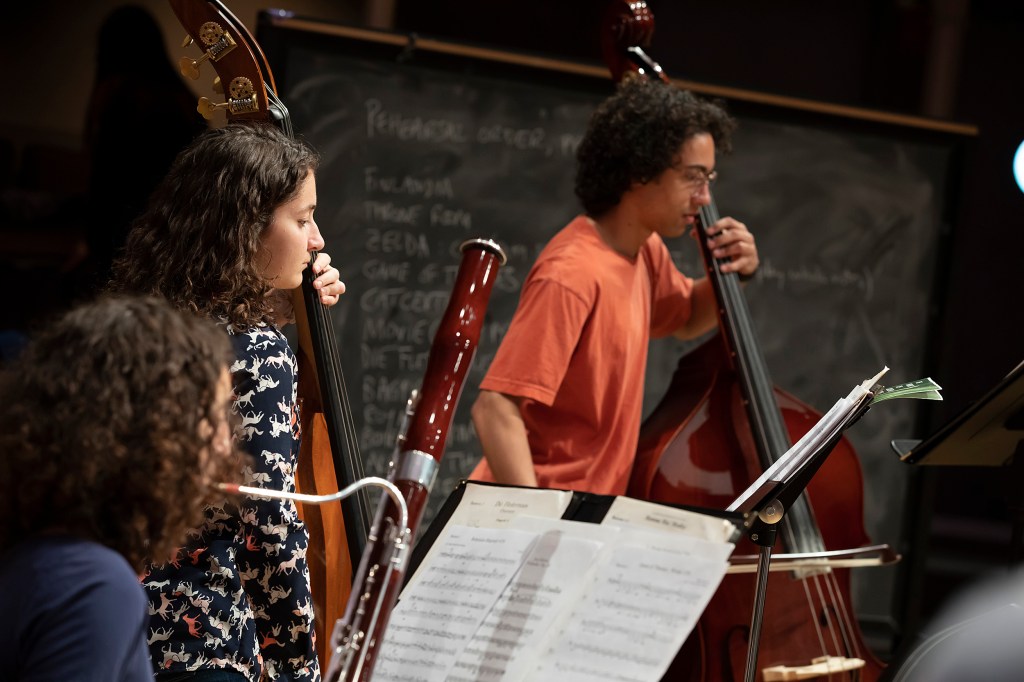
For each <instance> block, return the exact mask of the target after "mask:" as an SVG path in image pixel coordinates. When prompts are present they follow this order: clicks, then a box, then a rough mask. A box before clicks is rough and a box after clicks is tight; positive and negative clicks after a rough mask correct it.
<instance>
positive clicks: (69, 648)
mask: <svg viewBox="0 0 1024 682" xmlns="http://www.w3.org/2000/svg"><path fill="white" fill-rule="evenodd" d="M79 547H81V549H82V551H81V555H80V556H78V557H75V559H74V561H72V562H67V563H65V564H64V565H59V566H54V567H51V570H50V572H49V573H48V574H46V578H45V580H46V582H45V583H39V582H37V583H36V585H35V587H34V588H33V589H32V590H31V594H32V595H33V597H34V598H35V599H36V600H37V601H38V602H39V603H41V604H44V605H45V606H44V607H41V608H39V610H38V611H37V612H36V613H34V614H32V616H31V617H29V618H26V622H25V624H24V630H23V632H22V639H23V641H22V642H21V643H20V648H21V649H22V651H23V653H24V654H25V659H24V661H23V663H24V669H22V670H21V671H20V672H19V671H18V670H15V671H14V673H15V678H17V679H24V680H83V681H84V682H101V681H106V680H130V681H132V682H141V681H143V680H152V679H153V673H152V671H151V669H150V667H149V656H148V654H147V650H146V642H145V625H146V622H147V620H148V619H147V616H146V597H145V594H144V593H143V590H142V587H141V586H140V585H139V581H138V578H137V577H136V576H135V574H134V572H133V571H132V570H131V569H130V568H129V566H128V564H127V563H126V562H125V560H124V559H123V558H121V557H120V555H117V554H116V553H115V552H113V551H112V550H107V549H105V548H103V549H99V548H96V547H95V546H90V545H86V544H85V543H82V544H80V545H79ZM32 580H37V578H36V577H35V576H33V577H32ZM15 646H16V648H17V647H18V646H19V645H17V644H16V645H15ZM7 672H11V671H7Z"/></svg>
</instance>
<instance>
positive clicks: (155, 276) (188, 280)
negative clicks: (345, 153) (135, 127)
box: [110, 124, 319, 328]
mask: <svg viewBox="0 0 1024 682" xmlns="http://www.w3.org/2000/svg"><path fill="white" fill-rule="evenodd" d="M318 165H319V159H318V157H317V154H316V152H315V151H313V150H312V149H311V148H310V147H309V146H308V145H307V144H305V143H303V142H300V141H298V140H293V139H291V138H289V137H288V136H287V135H285V134H284V133H282V132H280V131H279V130H277V129H276V128H274V127H272V126H270V125H258V126H249V125H241V124H233V125H228V126H225V127H223V128H218V129H213V130H209V131H206V132H205V133H203V134H202V135H200V136H199V137H198V138H196V140H195V141H194V142H193V143H192V144H190V145H189V146H188V147H187V148H186V149H185V150H184V151H182V152H181V154H179V155H178V158H177V159H175V161H174V164H173V165H172V166H171V169H170V171H169V172H168V174H167V177H165V178H164V180H163V181H162V182H161V183H160V185H159V187H158V188H157V190H156V191H155V192H154V194H153V197H152V198H151V200H150V203H149V207H148V209H147V210H146V212H145V213H143V215H142V216H141V217H139V219H138V220H137V221H136V222H135V224H134V226H133V228H132V231H131V233H130V234H129V236H128V240H127V243H126V245H125V248H124V251H123V253H122V255H121V257H120V258H118V260H117V261H116V262H115V264H114V275H113V280H112V282H111V286H110V289H112V290H113V291H120V292H129V293H144V294H155V295H158V296H162V297H164V298H166V299H168V300H169V301H171V302H172V303H173V304H174V305H175V306H177V307H178V308H181V309H184V310H191V311H193V312H196V313H199V314H201V315H205V316H207V317H211V318H223V319H226V320H228V321H229V322H230V323H231V324H232V325H234V326H236V327H239V328H246V327H251V326H253V325H256V324H258V323H260V322H271V321H272V319H273V318H272V316H271V310H270V302H269V301H268V300H267V294H269V293H270V291H271V289H272V287H271V286H270V285H269V284H268V283H267V282H266V281H265V280H264V279H263V278H262V277H261V276H260V273H259V271H258V269H257V267H256V260H257V258H256V256H257V253H258V251H259V248H260V237H261V235H262V234H263V231H264V230H265V229H266V228H267V226H268V225H270V220H271V217H272V216H273V213H274V210H275V209H276V208H277V207H278V206H280V205H281V204H283V203H285V202H287V201H289V200H290V199H292V198H294V196H295V195H296V194H297V193H298V191H299V189H300V188H301V186H302V183H303V181H304V180H305V179H306V177H307V175H308V174H309V172H310V171H314V172H315V171H316V169H317V166H318Z"/></svg>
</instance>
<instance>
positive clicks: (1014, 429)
mask: <svg viewBox="0 0 1024 682" xmlns="http://www.w3.org/2000/svg"><path fill="white" fill-rule="evenodd" d="M891 445H892V448H893V449H894V450H895V451H896V453H897V454H899V456H900V461H902V462H906V463H907V464H920V465H930V466H990V467H995V466H1009V467H1010V471H1011V476H1012V478H1013V481H1014V483H1015V484H1016V485H1017V487H1018V489H1020V490H1021V491H1024V362H1022V363H1021V364H1019V365H1017V366H1016V367H1015V368H1014V369H1013V370H1012V371H1011V372H1010V373H1009V374H1007V375H1006V377H1005V378H1003V380H1002V381H1000V382H999V383H998V384H997V385H996V386H995V387H994V388H993V389H992V390H990V391H989V392H988V393H987V394H985V395H984V396H983V397H982V398H981V399H980V400H978V401H976V402H975V403H973V404H972V405H970V406H969V407H968V408H967V409H965V410H964V411H963V412H961V413H960V414H958V415H957V416H956V417H954V418H953V420H952V421H950V422H949V423H948V424H946V426H944V427H943V428H941V429H939V430H938V431H937V432H936V433H934V434H932V435H931V436H929V437H928V438H926V439H924V440H923V441H906V440H894V441H892V443H891ZM1011 465H1012V466H1011ZM1022 497H1024V496H1017V498H1016V502H1015V503H1011V504H1010V505H1009V509H1010V512H1011V518H1012V524H1013V526H1012V543H1013V550H1012V551H1013V557H1012V559H1013V561H1014V562H1016V561H1017V560H1019V559H1020V558H1021V545H1022V538H1024V499H1022Z"/></svg>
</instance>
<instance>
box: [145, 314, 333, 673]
mask: <svg viewBox="0 0 1024 682" xmlns="http://www.w3.org/2000/svg"><path fill="white" fill-rule="evenodd" d="M227 329H228V333H229V335H230V337H231V341H232V344H233V345H234V349H235V356H236V358H237V360H236V362H235V363H234V365H232V367H231V373H232V377H233V378H234V390H235V401H234V409H235V411H236V413H237V414H238V417H239V419H240V424H239V427H238V433H237V437H238V439H239V442H240V444H241V445H242V447H243V449H245V450H246V451H247V452H248V453H249V454H250V455H252V458H253V463H252V465H251V466H247V467H246V469H245V472H244V474H245V476H244V478H245V482H246V483H247V484H248V485H253V486H257V487H261V488H274V489H278V490H289V491H293V490H295V463H296V458H297V456H298V451H299V419H298V406H297V403H296V361H295V356H294V354H293V353H292V351H291V348H289V346H288V342H287V340H286V339H285V337H284V336H283V335H282V334H281V333H280V332H279V331H278V330H277V329H276V328H274V327H270V326H265V327H257V328H254V329H250V330H246V331H236V330H234V329H232V328H231V327H230V326H228V327H227ZM307 546H308V535H307V533H306V530H305V527H304V526H303V524H302V522H301V521H300V520H299V517H298V513H297V511H296V508H295V504H294V503H292V502H281V501H276V500H258V499H255V498H250V497H244V498H238V499H236V500H228V501H225V503H223V504H222V505H220V506H211V507H207V509H206V518H205V521H204V523H203V525H202V527H201V528H198V529H195V530H194V531H192V532H191V538H190V541H189V543H188V545H187V546H185V547H183V548H181V549H180V550H179V551H178V554H177V556H176V557H175V558H174V560H173V561H171V562H169V563H167V564H163V565H153V566H150V567H149V571H148V573H147V574H146V575H145V576H144V577H143V580H142V583H143V585H144V587H145V588H146V594H147V596H148V598H149V615H150V619H149V630H148V643H149V651H150V658H151V659H152V663H153V667H154V669H155V670H156V671H158V672H159V671H185V670H200V669H207V668H227V669H232V670H236V671H238V672H241V673H243V674H244V675H245V676H246V677H247V678H248V679H249V680H251V681H252V682H256V681H257V680H259V679H260V678H261V676H263V677H264V678H266V679H270V680H313V681H317V680H319V679H320V670H319V667H318V663H317V658H316V654H315V650H314V644H315V635H314V633H313V606H312V603H313V602H312V597H311V595H310V591H309V572H308V569H307V566H306V550H307Z"/></svg>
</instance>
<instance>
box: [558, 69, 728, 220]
mask: <svg viewBox="0 0 1024 682" xmlns="http://www.w3.org/2000/svg"><path fill="white" fill-rule="evenodd" d="M734 128H735V122H734V121H733V120H732V119H731V118H730V117H729V116H728V115H727V114H726V113H725V110H724V109H722V108H721V107H720V106H719V105H717V104H715V103H713V102H709V101H707V100H703V99H700V98H698V97H696V96H694V95H693V94H692V93H690V92H688V91H686V90H680V89H679V88H676V87H673V86H670V85H665V84H664V83H659V82H656V81H648V80H645V79H643V78H639V77H636V78H628V79H626V80H625V81H624V82H623V83H621V84H620V85H619V88H618V90H617V91H616V92H615V94H614V95H612V96H611V97H609V98H608V99H606V100H605V101H604V102H602V103H601V105H600V106H599V107H598V108H597V110H596V111H595V112H594V114H593V116H592V117H591V119H590V124H589V125H588V126H587V130H586V133H585V134H584V136H583V140H582V142H581V143H580V146H579V149H578V150H577V152H576V161H577V165H576V196H578V197H579V199H580V202H581V203H582V204H583V210H585V211H586V212H587V214H588V215H590V216H592V217H600V216H601V215H602V214H603V213H605V212H606V211H608V210H609V209H611V208H612V207H614V206H615V205H617V204H618V203H619V200H620V199H621V198H622V195H623V193H625V192H626V190H628V189H629V188H630V186H631V185H632V184H633V183H634V182H638V183H646V182H650V181H651V180H653V179H654V178H656V177H657V176H658V175H660V174H661V173H662V172H663V171H665V170H666V169H668V168H670V167H671V166H672V164H673V162H674V161H675V159H676V158H677V155H678V154H679V149H680V147H681V146H682V145H683V143H684V142H685V141H686V139H687V138H689V137H692V136H693V135H696V134H698V133H708V134H710V135H711V137H712V139H713V140H714V141H715V146H716V148H717V149H718V150H719V151H721V152H727V151H729V136H730V135H731V133H732V130H733V129H734Z"/></svg>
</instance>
